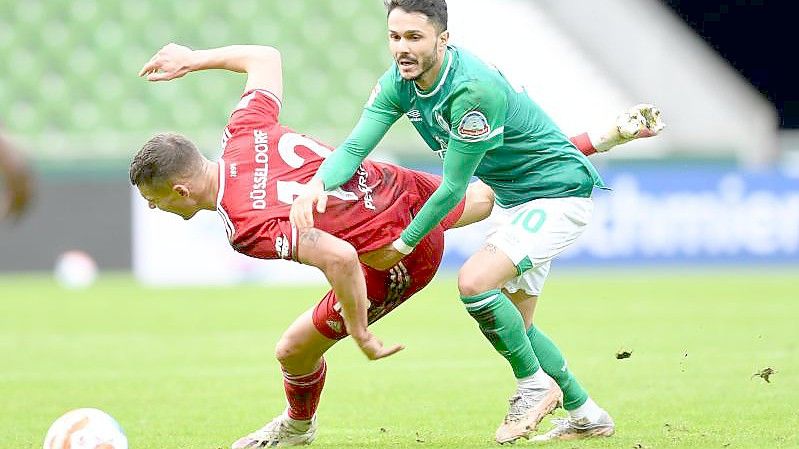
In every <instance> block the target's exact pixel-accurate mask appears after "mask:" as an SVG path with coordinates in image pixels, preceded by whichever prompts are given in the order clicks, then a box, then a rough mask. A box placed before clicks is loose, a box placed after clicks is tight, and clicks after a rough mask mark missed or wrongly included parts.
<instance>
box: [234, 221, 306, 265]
mask: <svg viewBox="0 0 799 449" xmlns="http://www.w3.org/2000/svg"><path fill="white" fill-rule="evenodd" d="M239 243H241V244H242V247H243V248H241V249H246V251H240V252H244V253H245V254H247V255H251V256H255V257H258V258H261V259H286V260H294V261H296V260H297V228H295V227H293V226H292V225H291V222H289V220H288V218H273V219H269V220H267V221H266V222H265V223H264V225H263V226H262V227H261V228H260V230H259V231H258V235H257V236H255V237H254V238H251V239H248V242H246V244H244V242H239ZM235 246H237V245H236V244H234V247H235ZM244 247H246V248H244ZM237 250H240V249H239V248H237Z"/></svg>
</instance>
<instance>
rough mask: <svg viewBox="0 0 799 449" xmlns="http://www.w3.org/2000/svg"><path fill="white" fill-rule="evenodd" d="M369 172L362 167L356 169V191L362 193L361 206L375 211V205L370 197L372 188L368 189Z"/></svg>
mask: <svg viewBox="0 0 799 449" xmlns="http://www.w3.org/2000/svg"><path fill="white" fill-rule="evenodd" d="M368 181H369V172H367V171H366V169H364V168H363V165H361V166H360V167H358V190H360V191H361V192H363V206H364V207H365V208H367V209H369V210H375V203H374V199H373V197H372V188H371V187H369V182H368Z"/></svg>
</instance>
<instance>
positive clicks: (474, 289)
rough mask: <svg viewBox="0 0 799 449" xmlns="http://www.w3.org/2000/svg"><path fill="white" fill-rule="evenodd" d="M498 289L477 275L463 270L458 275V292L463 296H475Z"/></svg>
mask: <svg viewBox="0 0 799 449" xmlns="http://www.w3.org/2000/svg"><path fill="white" fill-rule="evenodd" d="M494 288H496V286H494V285H492V284H490V283H489V282H486V280H485V279H482V278H481V276H479V274H477V273H471V272H469V271H468V270H464V269H461V271H460V272H459V273H458V292H460V294H461V296H475V295H479V294H480V293H484V292H487V291H489V290H492V289H494Z"/></svg>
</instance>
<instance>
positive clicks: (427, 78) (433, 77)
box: [416, 50, 447, 92]
mask: <svg viewBox="0 0 799 449" xmlns="http://www.w3.org/2000/svg"><path fill="white" fill-rule="evenodd" d="M445 59H447V51H446V50H444V53H442V54H441V56H440V57H439V58H438V61H436V63H435V65H434V66H433V67H430V70H428V71H427V72H426V73H424V74H423V75H422V76H420V77H419V78H418V79H417V80H416V86H417V87H419V89H420V90H422V91H423V92H424V91H428V90H430V89H432V88H433V86H434V85H435V83H436V81H438V74H439V73H441V67H443V65H444V60H445Z"/></svg>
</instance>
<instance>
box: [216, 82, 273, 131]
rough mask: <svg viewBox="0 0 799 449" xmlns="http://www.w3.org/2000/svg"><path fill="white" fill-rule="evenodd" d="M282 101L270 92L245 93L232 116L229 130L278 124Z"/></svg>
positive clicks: (257, 90) (259, 90)
mask: <svg viewBox="0 0 799 449" xmlns="http://www.w3.org/2000/svg"><path fill="white" fill-rule="evenodd" d="M280 107H281V103H280V100H278V98H277V97H276V96H275V95H274V94H273V93H272V92H269V91H268V90H262V89H255V90H251V91H248V92H245V93H244V95H242V97H241V100H240V101H239V103H238V104H237V105H236V108H235V109H234V110H233V113H232V114H231V115H230V121H229V122H228V130H229V131H230V132H231V133H235V132H236V131H237V130H240V129H253V128H263V127H265V126H270V125H274V124H276V123H277V122H278V116H279V115H280Z"/></svg>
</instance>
